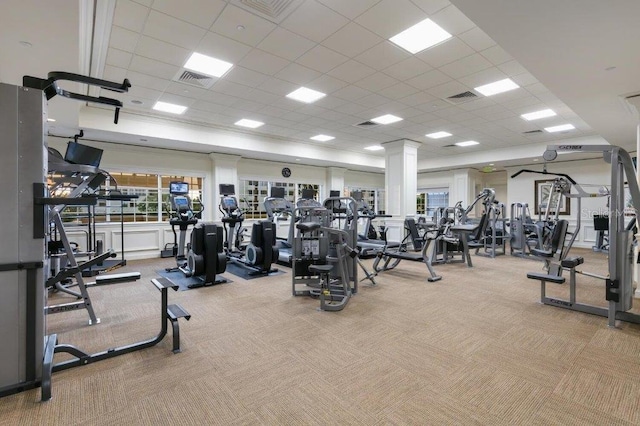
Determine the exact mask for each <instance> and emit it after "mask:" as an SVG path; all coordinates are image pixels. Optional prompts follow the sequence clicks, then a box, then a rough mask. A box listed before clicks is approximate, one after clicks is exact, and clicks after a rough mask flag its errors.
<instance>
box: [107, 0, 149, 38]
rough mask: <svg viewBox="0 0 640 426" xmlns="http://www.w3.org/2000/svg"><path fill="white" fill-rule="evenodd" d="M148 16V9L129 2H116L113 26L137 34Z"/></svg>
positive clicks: (121, 0)
mask: <svg viewBox="0 0 640 426" xmlns="http://www.w3.org/2000/svg"><path fill="white" fill-rule="evenodd" d="M148 14H149V8H148V7H145V6H143V5H140V4H138V3H134V2H132V1H129V0H118V3H116V10H115V12H114V15H113V24H114V25H117V26H119V27H123V28H126V29H128V30H131V31H134V32H136V33H139V32H141V31H142V29H143V28H144V23H145V21H146V19H147V15H148Z"/></svg>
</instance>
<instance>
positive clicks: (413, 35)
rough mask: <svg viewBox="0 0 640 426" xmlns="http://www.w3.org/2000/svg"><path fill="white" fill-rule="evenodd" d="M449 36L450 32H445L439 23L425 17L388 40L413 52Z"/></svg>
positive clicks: (440, 41) (431, 45) (433, 44)
mask: <svg viewBox="0 0 640 426" xmlns="http://www.w3.org/2000/svg"><path fill="white" fill-rule="evenodd" d="M450 38H451V34H449V33H448V32H446V31H445V30H444V29H443V28H442V27H441V26H440V25H438V24H436V23H435V22H433V21H432V20H431V19H425V20H424V21H421V22H418V23H417V24H415V25H414V26H412V27H409V28H407V29H406V30H404V31H402V32H401V33H399V34H396V35H394V36H393V37H391V38H390V39H389V41H391V42H393V43H395V44H397V45H398V46H400V47H402V48H403V49H404V50H407V51H408V52H410V53H414V54H415V53H418V52H421V51H423V50H425V49H428V48H430V47H433V46H435V45H436V44H439V43H442V42H443V41H445V40H448V39H450Z"/></svg>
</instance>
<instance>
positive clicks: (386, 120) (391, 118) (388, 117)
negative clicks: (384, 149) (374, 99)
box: [371, 114, 402, 124]
mask: <svg viewBox="0 0 640 426" xmlns="http://www.w3.org/2000/svg"><path fill="white" fill-rule="evenodd" d="M371 121H373V122H374V123H378V124H391V123H397V122H398V121H402V118H400V117H396V116H395V115H392V114H385V115H381V116H380V117H376V118H372V119H371Z"/></svg>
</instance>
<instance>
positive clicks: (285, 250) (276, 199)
mask: <svg viewBox="0 0 640 426" xmlns="http://www.w3.org/2000/svg"><path fill="white" fill-rule="evenodd" d="M284 195H285V194H284V188H283V187H277V186H274V187H272V188H271V194H270V196H269V197H267V198H265V199H264V209H265V210H266V212H267V217H268V218H269V220H270V221H271V222H273V224H274V225H275V231H274V233H277V230H278V228H279V227H280V225H279V224H280V223H283V222H284V223H287V225H288V232H287V237H286V238H280V237H278V236H277V235H276V248H277V249H278V262H279V263H281V264H283V265H286V266H291V262H292V258H291V256H292V246H293V239H294V235H295V225H296V222H297V221H298V218H297V217H296V214H295V207H294V206H293V204H292V203H291V202H290V201H289V200H287V199H285V198H284Z"/></svg>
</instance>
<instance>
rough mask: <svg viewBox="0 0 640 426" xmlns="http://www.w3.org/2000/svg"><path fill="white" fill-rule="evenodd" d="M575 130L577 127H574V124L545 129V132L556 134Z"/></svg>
mask: <svg viewBox="0 0 640 426" xmlns="http://www.w3.org/2000/svg"><path fill="white" fill-rule="evenodd" d="M575 128H576V126H574V125H573V124H561V125H559V126H552V127H545V128H544V130H546V131H547V132H549V133H556V132H564V131H566V130H573V129H575Z"/></svg>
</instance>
